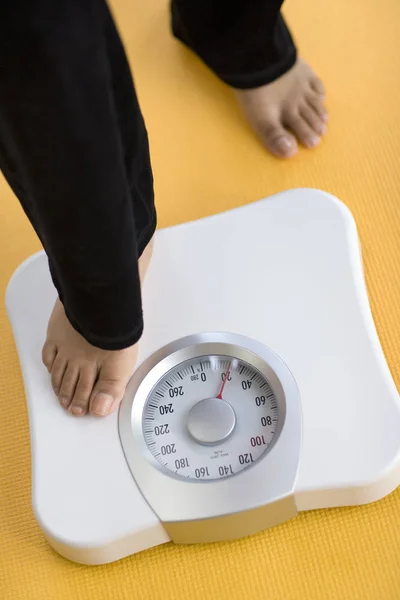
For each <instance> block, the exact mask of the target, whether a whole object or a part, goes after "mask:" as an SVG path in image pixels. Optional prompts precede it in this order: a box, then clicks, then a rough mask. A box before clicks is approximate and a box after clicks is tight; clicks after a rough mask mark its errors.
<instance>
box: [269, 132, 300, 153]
mask: <svg viewBox="0 0 400 600" xmlns="http://www.w3.org/2000/svg"><path fill="white" fill-rule="evenodd" d="M272 146H274V148H275V149H276V150H277V151H278V152H282V153H283V154H286V153H287V152H288V151H289V152H290V153H292V152H293V151H294V150H296V144H295V143H294V142H293V140H291V139H290V138H288V137H285V136H282V137H280V138H277V139H276V140H274V141H273V143H272Z"/></svg>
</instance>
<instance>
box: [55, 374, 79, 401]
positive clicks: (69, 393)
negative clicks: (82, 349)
mask: <svg viewBox="0 0 400 600" xmlns="http://www.w3.org/2000/svg"><path fill="white" fill-rule="evenodd" d="M78 378H79V367H78V365H77V364H74V363H69V364H68V366H67V368H66V370H65V373H64V376H63V378H62V382H61V387H60V393H59V395H58V399H59V401H60V404H61V406H63V407H64V408H68V407H69V405H70V404H71V400H72V397H73V395H74V392H75V388H76V384H77V382H78Z"/></svg>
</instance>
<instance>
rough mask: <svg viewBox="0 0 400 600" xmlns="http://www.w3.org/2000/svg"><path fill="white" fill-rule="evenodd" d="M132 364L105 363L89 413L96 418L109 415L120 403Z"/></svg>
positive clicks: (111, 361)
mask: <svg viewBox="0 0 400 600" xmlns="http://www.w3.org/2000/svg"><path fill="white" fill-rule="evenodd" d="M132 366H133V365H132V364H130V363H127V362H126V361H123V362H122V363H119V362H117V361H113V360H110V361H106V362H105V363H104V364H103V365H102V367H101V369H100V373H99V377H98V380H97V382H96V385H95V387H94V389H93V393H92V395H91V399H90V413H91V414H92V415H95V416H97V417H105V416H106V415H109V414H110V413H111V412H112V411H113V410H114V409H115V408H116V407H117V406H118V405H119V403H120V402H121V400H122V398H123V396H124V393H125V389H126V386H127V383H128V381H129V379H130V377H131V375H132Z"/></svg>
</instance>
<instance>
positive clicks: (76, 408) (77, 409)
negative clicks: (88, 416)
mask: <svg viewBox="0 0 400 600" xmlns="http://www.w3.org/2000/svg"><path fill="white" fill-rule="evenodd" d="M71 412H72V414H73V415H76V416H79V415H83V412H84V411H83V408H82V406H72V408H71Z"/></svg>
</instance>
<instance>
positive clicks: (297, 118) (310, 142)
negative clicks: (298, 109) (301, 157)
mask: <svg viewBox="0 0 400 600" xmlns="http://www.w3.org/2000/svg"><path fill="white" fill-rule="evenodd" d="M287 124H288V126H289V127H290V129H291V130H292V131H293V133H294V134H295V135H296V137H297V139H298V140H299V141H300V142H301V143H302V144H303V146H305V147H306V148H314V147H315V146H317V145H318V144H319V142H320V138H319V137H318V135H317V134H316V133H315V131H314V130H313V129H312V127H310V126H309V124H308V123H307V121H305V120H304V119H303V117H302V116H301V115H300V113H298V114H293V115H290V116H289V117H288V123H287Z"/></svg>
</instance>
